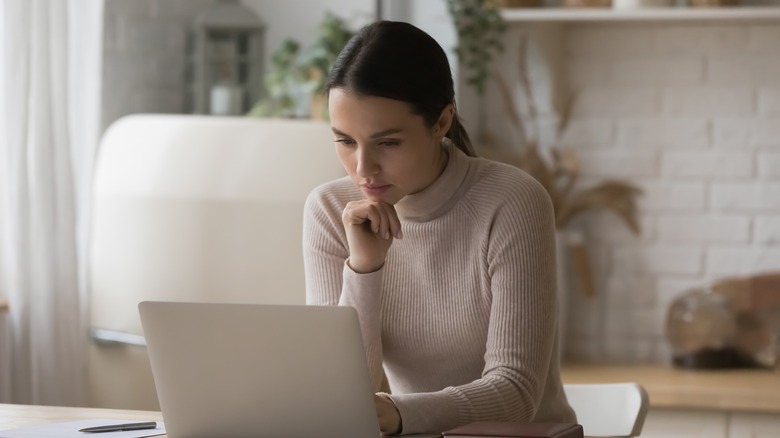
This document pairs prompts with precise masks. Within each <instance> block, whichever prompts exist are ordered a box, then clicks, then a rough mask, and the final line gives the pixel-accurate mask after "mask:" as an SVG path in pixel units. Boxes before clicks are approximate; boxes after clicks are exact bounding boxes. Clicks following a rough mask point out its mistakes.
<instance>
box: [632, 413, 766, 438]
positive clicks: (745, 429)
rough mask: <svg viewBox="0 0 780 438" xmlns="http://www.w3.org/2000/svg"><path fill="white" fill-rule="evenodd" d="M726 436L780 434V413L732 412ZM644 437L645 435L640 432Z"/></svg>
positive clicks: (752, 437)
mask: <svg viewBox="0 0 780 438" xmlns="http://www.w3.org/2000/svg"><path fill="white" fill-rule="evenodd" d="M730 415H731V421H730V425H729V436H728V438H777V437H778V436H780V414H758V413H745V412H733V413H731V414H730ZM642 436H643V437H644V436H645V435H644V434H642Z"/></svg>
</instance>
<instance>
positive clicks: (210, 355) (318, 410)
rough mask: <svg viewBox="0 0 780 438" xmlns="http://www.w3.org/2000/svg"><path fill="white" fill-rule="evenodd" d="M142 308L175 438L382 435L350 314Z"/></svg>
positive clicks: (199, 306)
mask: <svg viewBox="0 0 780 438" xmlns="http://www.w3.org/2000/svg"><path fill="white" fill-rule="evenodd" d="M138 308H139V311H140V314H141V323H142V325H143V330H144V336H145V337H146V343H147V346H148V349H149V359H150V361H151V366H152V373H153V375H154V382H155V386H156V388H157V396H158V398H159V401H160V408H161V410H162V415H163V420H164V421H165V428H166V430H167V433H168V436H169V437H171V438H199V437H203V438H213V437H229V438H239V437H253V438H264V437H268V438H271V437H273V438H309V437H311V438H314V437H318V438H319V437H323V438H330V437H332V438H351V437H354V438H366V437H378V436H379V435H380V434H379V425H378V422H377V417H376V410H375V408H374V401H373V394H372V391H371V385H370V379H369V374H368V367H367V365H366V357H365V352H364V349H363V341H362V338H361V335H360V326H359V325H358V318H357V312H356V311H355V310H354V309H352V308H346V307H319V306H281V305H258V304H204V303H172V302H151V301H144V302H142V303H140V304H139V306H138Z"/></svg>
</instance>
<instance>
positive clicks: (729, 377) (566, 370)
mask: <svg viewBox="0 0 780 438" xmlns="http://www.w3.org/2000/svg"><path fill="white" fill-rule="evenodd" d="M561 376H562V378H563V382H564V383H617V382H637V383H639V384H641V385H642V386H644V387H645V389H646V390H647V393H648V395H649V396H650V406H651V407H657V408H681V409H704V410H719V411H750V412H766V413H777V414H780V371H772V370H717V371H715V370H713V371H709V370H681V369H677V368H674V367H672V366H666V365H636V366H630V365H626V366H613V365H577V364H564V366H563V369H562V371H561Z"/></svg>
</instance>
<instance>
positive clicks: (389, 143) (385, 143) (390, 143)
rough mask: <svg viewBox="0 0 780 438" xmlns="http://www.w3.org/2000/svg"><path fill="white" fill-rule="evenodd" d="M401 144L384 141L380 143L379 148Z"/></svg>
mask: <svg viewBox="0 0 780 438" xmlns="http://www.w3.org/2000/svg"><path fill="white" fill-rule="evenodd" d="M399 144H401V142H400V141H398V140H382V141H380V142H379V146H398V145H399Z"/></svg>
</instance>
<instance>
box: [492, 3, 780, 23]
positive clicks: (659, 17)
mask: <svg viewBox="0 0 780 438" xmlns="http://www.w3.org/2000/svg"><path fill="white" fill-rule="evenodd" d="M501 15H502V16H503V17H504V20H506V21H507V22H509V23H523V22H529V23H532V22H603V21H609V22H620V21H718V20H726V21H729V20H780V7H731V8H725V7H724V8H681V7H671V8H645V9H610V8H505V9H504V10H503V11H502V12H501Z"/></svg>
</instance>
